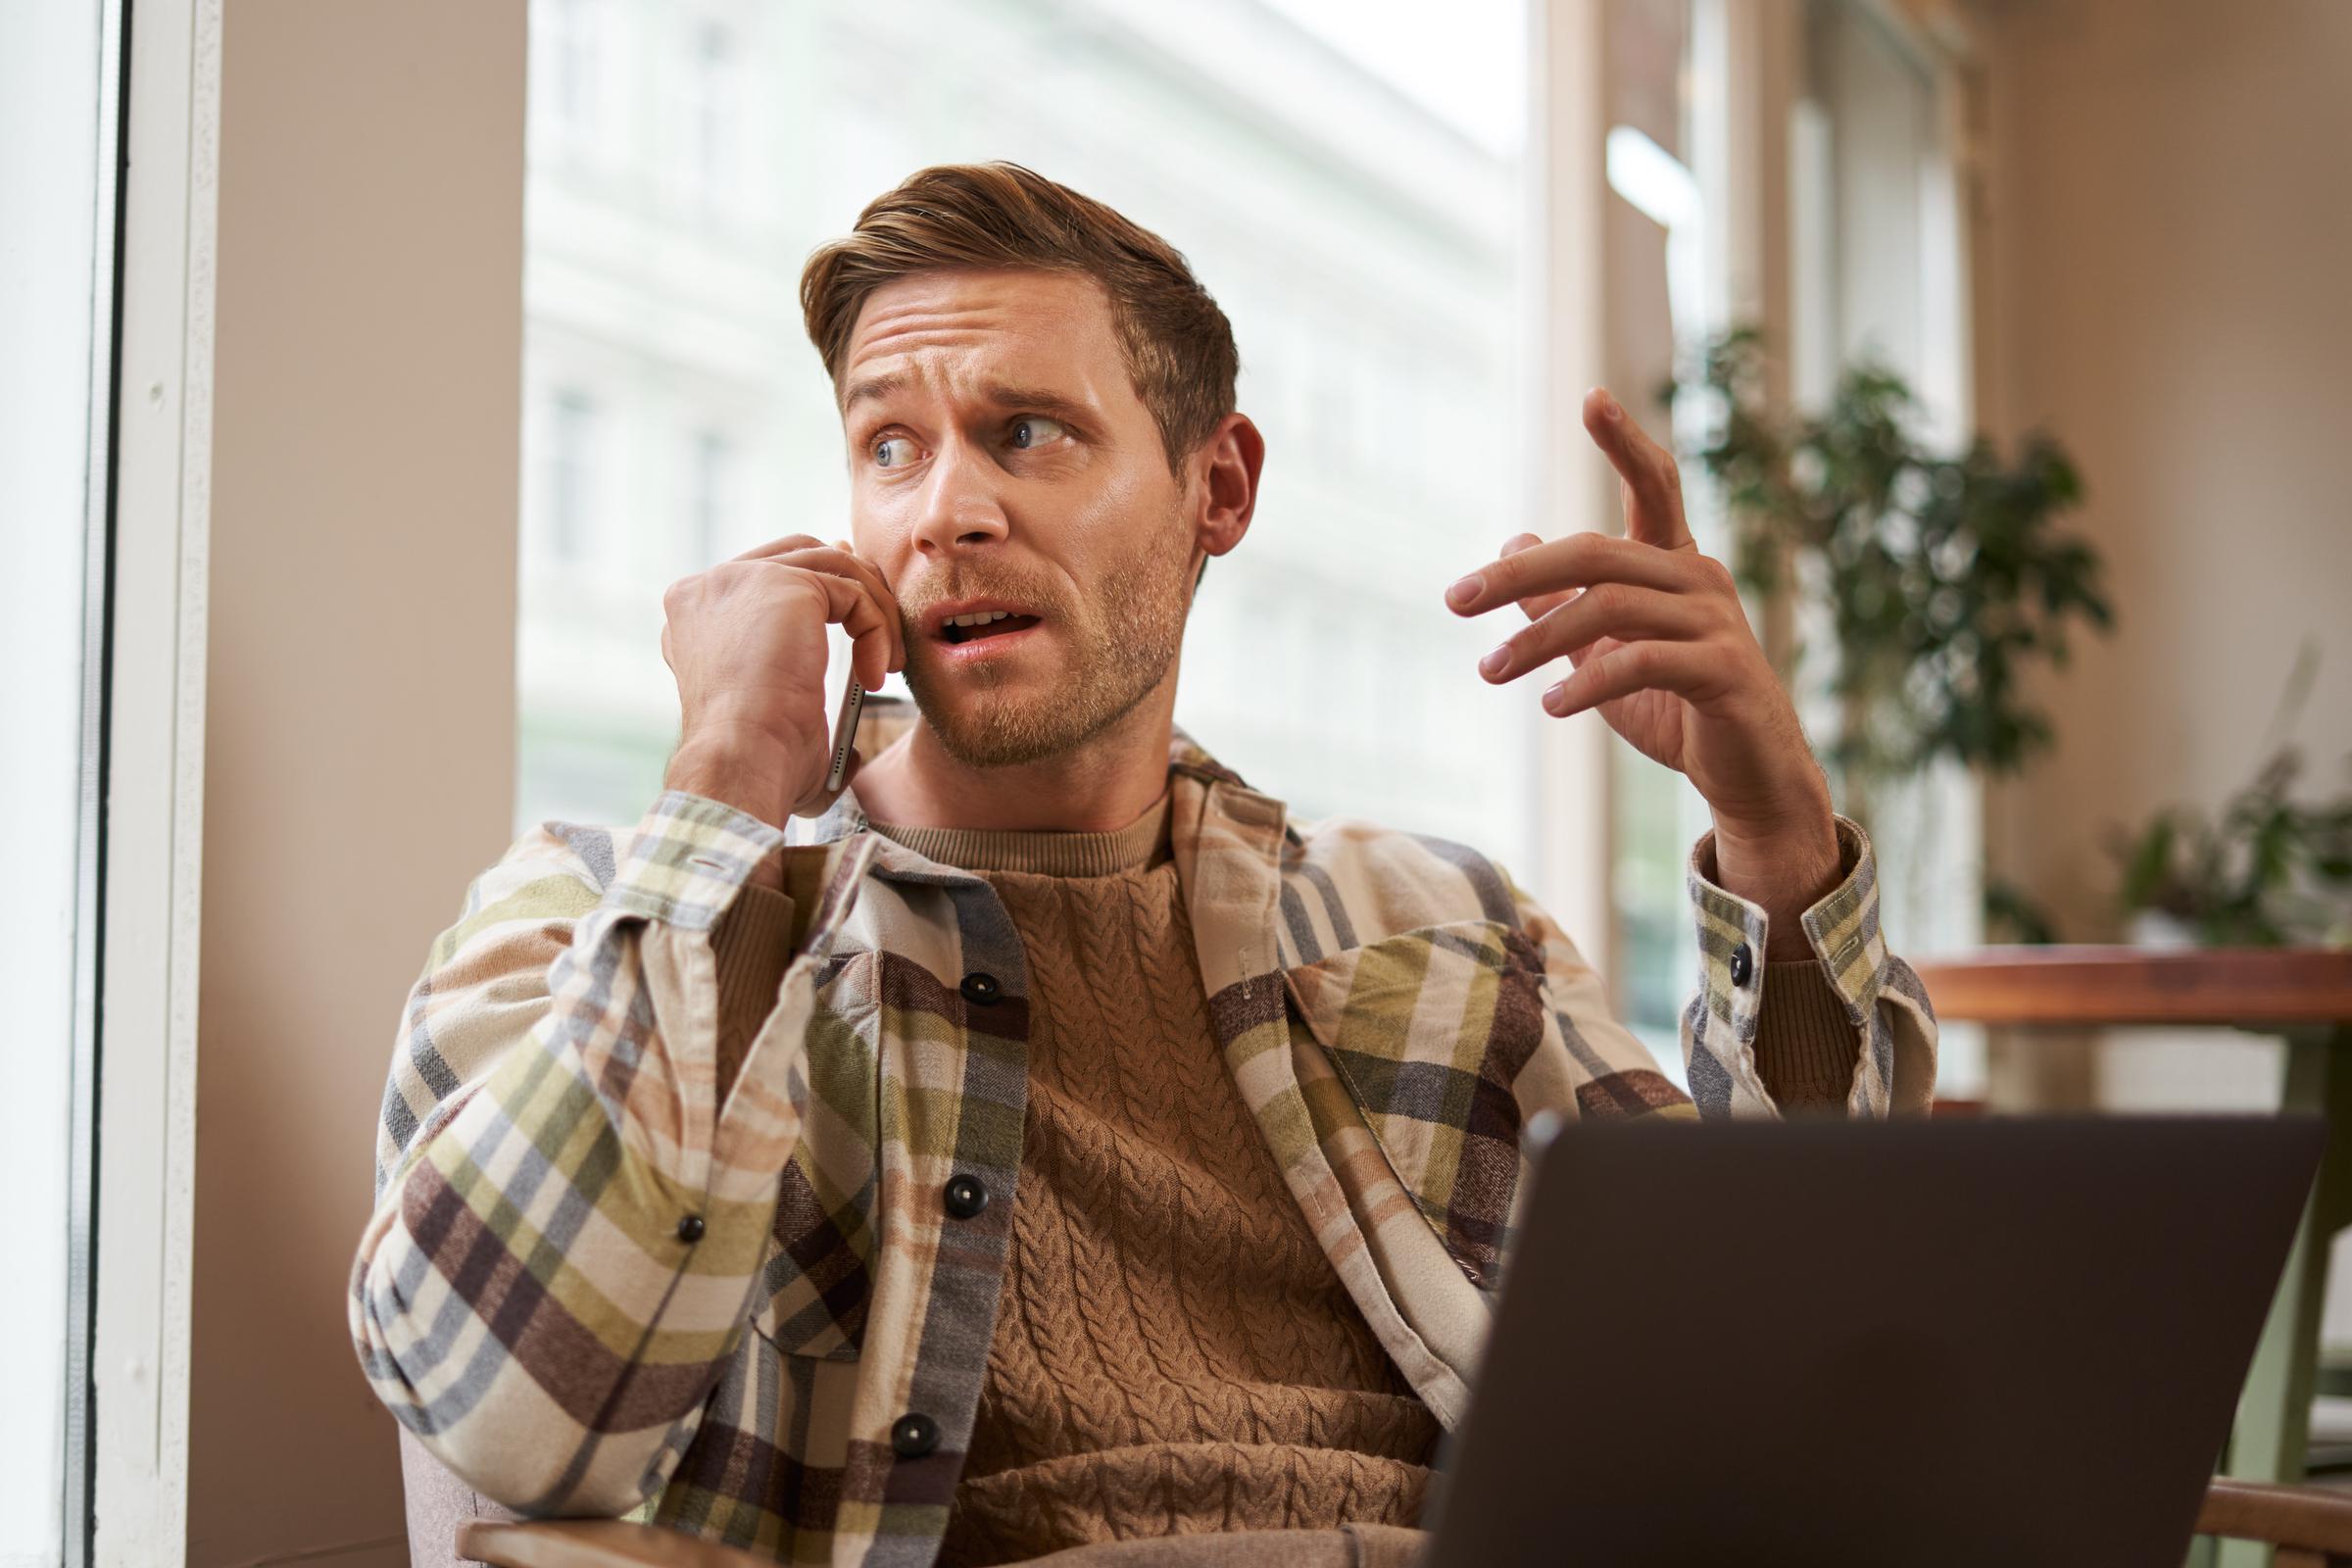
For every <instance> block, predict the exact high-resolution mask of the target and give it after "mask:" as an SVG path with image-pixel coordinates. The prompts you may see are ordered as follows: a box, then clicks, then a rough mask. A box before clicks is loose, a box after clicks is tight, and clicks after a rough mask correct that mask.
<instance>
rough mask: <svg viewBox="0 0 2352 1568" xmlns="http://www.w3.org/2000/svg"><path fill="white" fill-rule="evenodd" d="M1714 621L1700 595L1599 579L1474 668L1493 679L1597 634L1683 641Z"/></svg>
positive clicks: (1577, 647) (1581, 645)
mask: <svg viewBox="0 0 2352 1568" xmlns="http://www.w3.org/2000/svg"><path fill="white" fill-rule="evenodd" d="M1716 624H1717V617H1716V615H1715V613H1714V607H1713V606H1712V605H1710V604H1708V603H1707V602H1706V601H1704V600H1700V599H1696V598H1693V597H1691V595H1688V594H1676V593H1666V592H1662V591H1660V590H1658V589H1655V588H1635V587H1631V586H1628V585H1627V584H1625V583H1618V582H1610V583H1602V584H1601V585H1600V586H1598V587H1596V588H1588V589H1586V590H1585V591H1584V592H1583V593H1581V594H1578V595H1577V596H1576V597H1575V598H1573V599H1571V600H1569V601H1568V602H1567V603H1566V604H1564V605H1561V606H1559V607H1558V608H1557V609H1555V610H1552V611H1550V612H1549V613H1546V614H1545V615H1544V617H1543V618H1542V619H1540V620H1538V621H1536V622H1535V623H1534V624H1533V625H1531V626H1528V627H1526V628H1525V629H1523V630H1520V631H1517V632H1513V633H1512V634H1511V635H1510V636H1509V637H1508V638H1505V639H1504V640H1503V643H1502V645H1501V646H1500V647H1498V648H1496V649H1495V651H1494V652H1493V653H1491V654H1489V655H1488V656H1487V657H1486V658H1485V659H1483V660H1481V661H1480V662H1479V665H1478V671H1479V673H1480V674H1482V675H1484V676H1486V678H1487V679H1488V680H1490V681H1494V682H1497V683H1499V682H1502V681H1506V680H1512V679H1515V678H1517V677H1518V676H1520V675H1524V674H1526V673H1527V672H1528V671H1529V670H1531V669H1540V668H1542V667H1543V666H1544V665H1545V664H1547V663H1549V662H1552V661H1553V660H1555V659H1558V658H1561V657H1562V656H1564V655H1573V654H1576V653H1579V652H1581V651H1582V650H1583V649H1585V648H1586V647H1588V646H1590V645H1591V644H1593V643H1594V642H1597V641H1598V640H1599V639H1601V638H1603V637H1614V638H1616V639H1617V640H1618V641H1620V642H1632V641H1634V640H1636V639H1638V638H1661V639H1665V640H1668V641H1683V640H1688V639H1694V638H1698V637H1703V636H1705V635H1706V634H1707V633H1708V632H1710V631H1712V630H1714V629H1715V626H1716Z"/></svg>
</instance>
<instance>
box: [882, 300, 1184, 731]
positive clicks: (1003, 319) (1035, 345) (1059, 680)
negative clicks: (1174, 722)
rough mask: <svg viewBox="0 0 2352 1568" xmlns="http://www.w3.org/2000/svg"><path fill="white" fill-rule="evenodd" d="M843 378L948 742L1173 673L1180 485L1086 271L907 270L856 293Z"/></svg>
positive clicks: (1065, 725) (928, 689) (920, 692)
mask: <svg viewBox="0 0 2352 1568" xmlns="http://www.w3.org/2000/svg"><path fill="white" fill-rule="evenodd" d="M841 388H842V421H843V427H844V430H845V433H846V434H847V436H848V439H849V447H850V481H851V489H850V495H851V501H850V512H851V523H852V529H853V532H854V534H855V542H856V544H857V546H858V554H860V555H862V556H864V557H866V558H867V559H868V560H870V561H872V562H873V563H874V564H876V565H877V566H879V567H880V568H881V571H882V574H883V576H884V577H885V578H886V579H888V581H889V583H890V585H891V590H892V592H893V593H895V594H896V595H897V596H898V600H899V607H900V610H901V611H902V613H904V615H905V618H906V632H907V668H906V675H907V687H908V689H909V690H911V691H912V692H913V694H914V700H915V702H916V704H917V705H918V706H919V707H920V708H921V710H922V713H923V717H924V718H925V719H926V720H927V721H928V722H929V724H930V726H931V728H932V729H933V731H934V732H936V733H937V735H938V737H939V739H940V743H941V745H942V746H943V747H944V748H945V749H946V750H947V752H948V754H949V755H950V756H951V757H954V758H955V759H956V760H958V761H960V762H963V763H965V764H966V765H968V766H974V767H995V766H1005V765H1009V764H1013V763H1018V762H1028V761H1036V760H1041V759H1044V758H1049V757H1053V756H1056V755H1058V754H1060V753H1063V752H1066V751H1068V750H1070V749H1071V748H1073V747H1075V746H1077V745H1079V744H1080V743H1082V742H1084V741H1085V740H1087V739H1088V738H1089V737H1091V736H1093V735H1095V734H1096V733H1098V732H1100V731H1101V730H1102V729H1103V728H1104V727H1105V726H1107V725H1109V724H1110V723H1111V722H1112V721H1113V720H1115V719H1117V718H1119V717H1120V716H1121V715H1123V714H1125V713H1126V712H1128V711H1130V710H1132V709H1133V708H1134V707H1135V706H1136V705H1137V704H1138V703H1139V702H1141V701H1143V699H1144V698H1145V697H1147V696H1149V695H1150V694H1151V693H1152V692H1153V691H1154V690H1156V689H1157V688H1158V687H1159V686H1160V684H1161V682H1163V681H1164V680H1167V679H1169V678H1170V677H1171V676H1172V674H1173V671H1174V668H1175V663H1176V655H1177V652H1178V650H1179V648H1180V647H1181V645H1182V642H1183V635H1184V618H1185V612H1186V608H1187V603H1188V599H1189V590H1190V582H1191V568H1192V566H1193V564H1194V561H1195V556H1194V553H1193V549H1194V535H1193V530H1192V528H1191V527H1190V526H1189V519H1188V516H1187V494H1186V489H1187V487H1185V486H1183V485H1181V484H1179V482H1178V480H1177V479H1176V477H1175V475H1173V474H1171V473H1170V472H1169V470H1168V463H1167V458H1166V455H1165V449H1164V448H1163V447H1162V446H1161V444H1160V438H1159V429H1158V426H1157V425H1156V424H1155V423H1154V422H1153V421H1152V415H1151V411H1150V410H1148V409H1146V408H1145V406H1144V404H1143V400H1142V399H1141V398H1139V397H1137V395H1136V392H1135V388H1134V385H1133V383H1132V382H1131V381H1130V380H1129V379H1128V375H1127V368H1126V365H1125V363H1124V362H1123V361H1122V360H1121V358H1120V355H1119V345H1118V339H1117V337H1116V335H1115V332H1114V329H1113V327H1112V324H1111V314H1110V304H1109V301H1108V299H1107V298H1106V296H1105V295H1104V294H1103V290H1102V288H1101V287H1100V286H1099V285H1097V284H1096V283H1095V282H1094V281H1093V280H1092V279H1091V278H1084V277H1073V276H1069V275H1065V274H1061V273H1054V272H1045V271H1035V270H1020V271H936V272H923V273H918V274H916V275H914V276H911V277H906V278H901V279H899V280H898V281H896V282H893V283H890V284H888V285H886V286H885V287H883V288H880V289H877V290H876V291H875V292H874V294H873V296H872V297H871V298H869V299H868V300H867V301H866V303H865V307H864V309H863V310H862V311H861V312H860V313H859V314H858V324H857V326H856V328H855V329H854V330H853V332H852V333H851V337H850V345H849V352H848V355H847V357H846V359H845V362H844V368H843V370H842V376H841ZM998 610H1002V611H1009V612H1012V614H1011V615H1010V616H1008V617H1006V618H1002V619H996V620H994V621H992V622H989V623H987V624H982V625H976V626H971V627H969V628H965V627H958V626H955V625H952V624H949V623H948V622H949V620H950V618H951V617H953V616H955V615H956V614H957V613H989V612H991V611H998Z"/></svg>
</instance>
